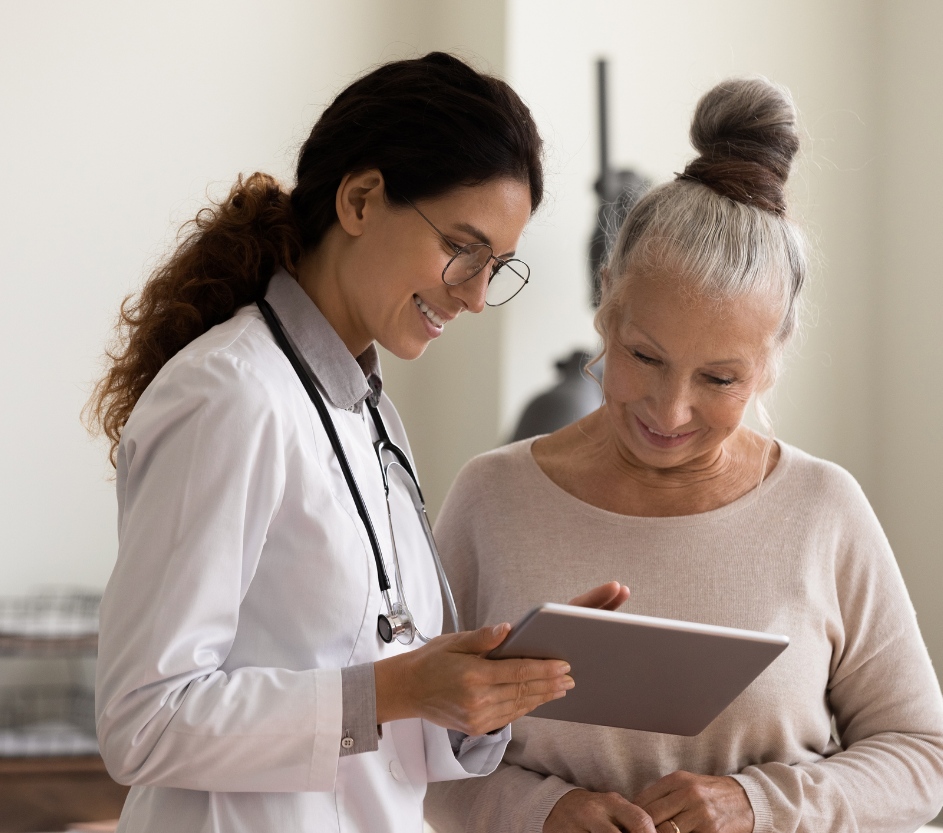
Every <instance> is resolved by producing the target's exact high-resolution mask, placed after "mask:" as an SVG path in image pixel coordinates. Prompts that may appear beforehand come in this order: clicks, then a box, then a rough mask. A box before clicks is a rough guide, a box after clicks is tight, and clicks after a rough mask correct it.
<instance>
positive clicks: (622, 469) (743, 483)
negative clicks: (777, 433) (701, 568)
mask: <svg viewBox="0 0 943 833" xmlns="http://www.w3.org/2000/svg"><path fill="white" fill-rule="evenodd" d="M578 427H579V428H581V429H582V430H581V434H582V440H581V441H580V445H581V446H582V447H581V448H580V449H574V450H575V451H577V454H578V455H579V457H581V458H582V460H583V465H582V466H581V467H580V468H584V467H585V469H586V471H587V472H594V473H596V474H595V475H594V477H595V476H598V475H599V474H602V477H600V478H598V481H597V487H596V488H593V489H592V491H593V492H594V493H595V495H596V499H595V500H590V502H591V503H595V504H596V505H601V506H603V508H608V509H612V510H614V511H617V512H622V513H624V514H638V515H649V516H664V515H687V514H697V513H700V512H705V511H709V510H711V509H716V508H718V507H719V506H724V505H726V504H728V503H730V502H732V501H734V500H736V499H737V498H739V497H741V496H742V495H744V494H746V493H747V492H749V491H750V490H752V489H753V488H754V487H755V486H756V485H757V483H758V482H759V480H760V469H761V467H762V460H763V457H764V455H763V450H764V443H763V440H762V438H760V437H758V435H756V434H754V433H753V432H752V431H750V430H749V429H747V428H743V427H741V428H740V429H738V430H737V431H735V432H734V433H733V434H732V435H731V436H730V437H728V438H727V439H726V440H724V441H723V442H722V443H720V445H718V446H717V447H716V448H713V449H710V450H709V451H708V452H705V453H704V454H703V455H701V456H699V457H695V458H693V459H691V460H688V461H685V462H684V463H683V464H682V465H679V466H673V467H669V468H661V467H656V466H652V465H650V464H647V463H645V462H644V461H642V460H639V459H638V458H637V457H636V456H635V455H633V454H632V453H631V451H629V449H627V448H626V447H625V446H624V445H622V444H621V443H620V442H619V441H618V439H617V437H616V436H615V435H614V434H613V432H612V431H611V430H609V423H608V421H607V420H606V419H605V415H604V414H603V413H601V411H597V412H596V413H595V414H593V415H591V416H590V417H588V418H586V419H585V420H583V421H582V422H581V423H580V424H579V426H578ZM584 480H585V479H584ZM586 485H588V482H584V486H586ZM600 501H603V503H600ZM603 504H605V505H603Z"/></svg>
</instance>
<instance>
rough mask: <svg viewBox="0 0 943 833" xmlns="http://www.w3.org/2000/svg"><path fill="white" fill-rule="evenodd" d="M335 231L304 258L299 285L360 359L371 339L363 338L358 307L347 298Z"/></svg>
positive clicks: (299, 264)
mask: <svg viewBox="0 0 943 833" xmlns="http://www.w3.org/2000/svg"><path fill="white" fill-rule="evenodd" d="M335 229H336V226H335V227H332V228H330V229H328V231H327V233H326V234H325V235H324V239H323V240H322V241H321V242H320V243H319V244H318V246H317V248H315V249H312V250H311V251H309V252H306V253H305V254H304V255H303V256H302V258H301V260H300V261H299V262H298V268H297V272H298V284H299V285H300V286H301V288H302V289H303V290H304V291H305V294H306V295H307V296H308V297H309V298H310V299H311V300H312V301H313V302H314V304H315V306H316V307H317V308H318V309H319V310H320V311H321V314H322V315H323V316H324V317H325V318H326V319H327V321H328V323H329V324H330V325H331V327H332V328H333V330H334V332H336V333H337V335H338V336H340V339H341V341H343V342H344V345H345V346H346V347H347V349H348V350H349V351H350V354H351V355H352V356H353V357H354V358H356V357H357V356H359V355H360V354H361V353H363V351H364V350H366V349H367V348H368V347H369V346H370V344H371V339H370V338H368V337H366V336H364V335H362V332H363V328H362V327H360V326H358V317H357V315H356V310H355V307H354V305H353V304H350V303H349V302H348V300H347V298H346V297H345V293H344V290H343V287H344V283H343V281H342V280H341V263H342V260H343V257H342V254H343V253H342V251H341V245H340V244H341V241H340V240H339V239H338V235H337V234H336V233H335Z"/></svg>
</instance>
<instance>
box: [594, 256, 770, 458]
mask: <svg viewBox="0 0 943 833" xmlns="http://www.w3.org/2000/svg"><path fill="white" fill-rule="evenodd" d="M777 326H778V317H777V315H776V314H775V312H774V310H773V309H771V304H769V302H767V301H766V300H765V299H758V298H755V297H754V298H751V297H746V298H738V299H734V300H729V301H723V302H717V301H712V300H709V299H706V298H702V297H697V296H692V294H691V292H690V291H686V290H685V284H684V282H683V280H681V279H679V278H678V277H676V276H674V275H672V274H669V273H650V274H640V275H636V276H633V278H632V280H631V282H630V283H629V285H628V286H627V287H626V289H625V293H624V299H623V303H622V306H621V312H620V313H619V314H617V315H616V316H615V318H614V320H613V321H612V323H611V324H610V327H609V336H608V340H607V343H606V368H605V375H604V380H603V385H604V388H605V394H606V407H607V412H608V415H609V418H610V422H611V427H612V431H613V435H614V439H615V440H616V443H617V445H618V447H619V449H620V452H621V453H623V454H625V455H627V457H628V458H629V459H632V460H633V462H636V463H641V464H643V465H646V466H651V467H655V468H659V469H669V468H674V467H678V466H686V465H689V464H695V465H696V464H698V463H700V462H707V463H709V462H711V461H712V460H713V459H715V457H716V455H717V454H718V453H719V452H720V450H721V447H722V445H723V443H724V441H725V440H726V439H727V438H728V437H730V436H731V434H733V433H734V431H736V430H737V428H738V427H739V425H740V422H741V420H742V418H743V412H744V410H745V408H746V406H747V403H748V402H749V400H750V397H751V396H752V395H753V394H754V393H755V392H756V391H757V389H758V387H759V385H760V383H761V381H762V379H763V373H764V369H765V366H766V360H767V358H768V355H769V349H770V345H771V344H772V343H773V334H774V332H775V330H776V327H777Z"/></svg>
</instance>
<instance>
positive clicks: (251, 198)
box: [85, 173, 301, 465]
mask: <svg viewBox="0 0 943 833" xmlns="http://www.w3.org/2000/svg"><path fill="white" fill-rule="evenodd" d="M181 235H182V240H181V242H180V244H179V245H178V247H177V248H176V250H175V251H174V252H173V254H172V255H171V256H170V258H169V259H168V260H167V261H166V262H165V263H163V264H161V265H160V266H159V267H158V268H157V269H156V270H155V271H154V273H153V274H152V275H151V277H150V279H149V280H148V281H147V283H146V284H145V286H144V288H143V289H142V290H141V292H140V294H139V295H138V296H137V297H134V296H131V295H129V296H128V297H127V298H125V299H124V301H123V302H122V303H121V309H120V312H119V317H118V325H117V328H116V329H117V334H116V345H115V346H114V347H113V348H112V349H109V350H108V351H107V353H106V355H107V357H108V359H109V361H110V367H109V369H108V371H107V373H106V374H105V375H104V377H103V378H102V379H101V380H100V381H99V382H98V384H97V385H96V386H95V390H94V392H93V393H92V397H91V399H90V400H89V402H88V404H87V405H86V408H85V418H86V423H87V424H88V425H89V426H90V428H96V427H98V426H100V427H101V430H102V431H103V432H104V434H105V435H106V436H107V437H108V439H109V440H110V441H111V451H110V453H109V459H110V460H111V464H112V465H115V462H116V455H117V450H118V441H119V440H120V439H121V431H122V429H123V428H124V425H125V423H126V422H127V421H128V417H129V416H130V415H131V411H132V409H133V408H134V405H135V403H136V402H137V401H138V399H139V398H140V396H141V394H142V393H143V392H144V389H145V388H146V387H147V386H148V385H149V384H150V383H151V380H152V379H153V378H154V377H155V376H156V375H157V372H158V371H159V370H160V369H161V368H162V367H163V366H164V365H165V364H166V363H167V362H168V361H169V360H170V359H171V358H172V357H173V356H174V355H176V354H177V353H178V352H179V351H180V350H181V349H183V348H184V347H185V346H186V345H187V344H189V343H190V342H191V341H193V340H194V339H195V338H197V337H198V336H200V335H202V334H203V333H205V332H206V331H207V330H209V329H210V328H211V327H213V326H215V325H216V324H219V323H221V322H223V321H226V320H227V319H229V318H231V317H232V315H233V313H235V311H236V310H237V309H238V308H239V307H241V306H244V305H246V304H248V303H251V302H252V301H254V300H255V299H256V298H259V297H261V296H262V295H264V293H265V289H266V287H267V285H268V281H269V279H270V278H271V277H272V275H273V274H274V273H275V272H276V271H277V270H278V268H279V267H284V268H285V269H287V270H288V271H289V272H292V273H294V264H295V263H296V262H297V260H298V258H299V257H300V256H301V242H300V238H299V234H298V230H297V227H296V225H295V222H294V220H293V218H292V212H291V200H290V197H289V195H288V194H287V193H285V192H284V191H283V190H282V189H281V187H280V186H279V184H278V182H277V181H276V180H275V179H274V178H273V177H271V176H269V175H268V174H262V173H254V174H251V175H250V176H248V177H246V178H245V179H243V177H241V176H240V177H239V179H238V180H237V182H236V184H235V185H234V186H233V188H232V190H231V191H230V192H229V195H228V196H227V197H226V199H225V200H223V201H222V202H220V203H217V204H214V205H212V206H210V207H207V208H204V209H202V210H201V211H200V212H199V214H197V216H196V217H195V218H194V219H193V220H191V221H190V222H189V223H187V225H186V226H184V227H183V229H182V230H181Z"/></svg>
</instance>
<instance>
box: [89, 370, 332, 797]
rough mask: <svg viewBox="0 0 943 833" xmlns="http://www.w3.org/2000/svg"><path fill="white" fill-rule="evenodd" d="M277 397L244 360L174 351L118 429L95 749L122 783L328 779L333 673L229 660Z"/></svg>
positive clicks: (263, 491)
mask: <svg viewBox="0 0 943 833" xmlns="http://www.w3.org/2000/svg"><path fill="white" fill-rule="evenodd" d="M271 401H272V397H271V396H270V395H269V392H268V390H267V388H266V380H265V378H263V377H262V376H261V374H260V373H259V372H258V371H256V370H255V369H254V368H253V367H252V366H251V365H250V364H249V363H247V362H245V361H243V360H240V359H238V358H236V357H233V356H231V355H229V354H228V353H226V352H225V351H220V352H216V353H210V354H209V355H202V356H195V357H188V356H183V355H181V356H178V357H177V358H176V359H175V360H174V364H173V365H172V366H170V367H168V368H165V369H164V371H162V373H161V375H159V376H158V378H157V379H155V381H154V382H153V383H152V384H151V386H150V387H149V388H148V389H147V390H146V391H145V393H144V395H143V396H142V398H141V400H140V402H139V403H138V406H137V407H136V408H135V411H134V413H132V415H131V418H130V420H129V421H128V423H127V425H126V426H125V431H124V434H123V436H122V442H121V446H120V448H119V453H118V474H117V479H118V482H117V487H118V501H119V552H118V560H117V564H116V567H115V570H114V573H113V575H112V578H111V580H110V581H109V583H108V587H107V589H106V592H105V596H104V600H103V602H102V608H101V635H100V647H99V661H98V665H97V680H96V716H97V722H98V737H99V743H100V747H101V751H102V756H103V758H104V760H105V763H106V765H107V767H108V770H109V772H110V773H111V775H112V777H114V778H115V780H117V781H119V782H120V783H124V784H148V785H159V786H166V787H180V788H185V789H191V790H210V791H226V792H232V791H253V792H259V791H262V792H264V791H276V792H279V791H318V790H331V789H333V787H334V781H335V776H336V771H337V762H338V755H339V749H340V738H341V716H342V691H341V687H342V686H341V672H340V669H339V668H337V669H335V668H328V669H312V670H288V669H284V668H264V667H242V668H237V669H234V670H231V671H229V672H226V671H224V670H222V667H223V666H224V664H225V661H226V658H227V656H228V653H229V651H230V648H231V646H232V644H233V640H234V636H235V632H236V626H237V623H238V619H239V609H240V603H241V601H242V599H243V598H244V596H245V593H246V591H247V589H248V587H249V584H250V583H251V581H252V579H253V575H254V573H255V569H256V567H257V565H258V563H259V560H260V559H261V558H263V557H264V546H265V540H266V531H267V529H268V526H269V524H270V522H271V519H272V518H274V517H275V515H276V514H277V513H278V511H279V506H280V502H281V499H282V489H283V484H284V472H285V442H284V436H283V435H284V430H283V426H282V424H281V422H280V418H279V415H278V413H276V411H275V409H274V408H273V407H272V405H271Z"/></svg>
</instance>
